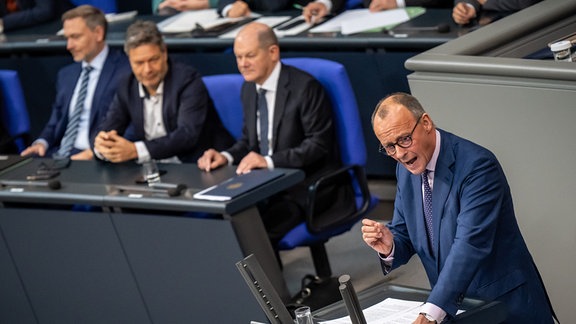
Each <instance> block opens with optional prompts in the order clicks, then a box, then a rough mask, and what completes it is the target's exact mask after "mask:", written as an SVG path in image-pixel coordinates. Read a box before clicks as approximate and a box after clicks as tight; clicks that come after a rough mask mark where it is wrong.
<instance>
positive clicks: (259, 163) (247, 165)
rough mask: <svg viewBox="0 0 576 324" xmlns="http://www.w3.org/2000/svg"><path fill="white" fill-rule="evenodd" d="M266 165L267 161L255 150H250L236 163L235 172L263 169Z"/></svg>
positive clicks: (241, 172)
mask: <svg viewBox="0 0 576 324" xmlns="http://www.w3.org/2000/svg"><path fill="white" fill-rule="evenodd" d="M267 167H268V163H267V162H266V159H265V158H264V157H263V156H262V155H260V154H258V153H256V152H250V153H248V154H247V155H246V156H245V157H244V158H243V159H242V161H240V163H239V164H238V168H236V174H243V173H248V172H250V171H251V170H254V169H265V168H267Z"/></svg>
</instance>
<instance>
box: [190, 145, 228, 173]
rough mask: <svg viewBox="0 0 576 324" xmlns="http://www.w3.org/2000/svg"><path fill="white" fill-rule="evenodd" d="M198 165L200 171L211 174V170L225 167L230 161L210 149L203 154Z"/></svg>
mask: <svg viewBox="0 0 576 324" xmlns="http://www.w3.org/2000/svg"><path fill="white" fill-rule="evenodd" d="M197 163H198V168H199V169H200V170H204V171H206V172H210V170H214V169H216V168H218V167H220V166H223V165H225V164H226V163H228V160H227V159H226V157H225V156H224V155H223V154H222V153H220V152H218V151H216V150H214V149H209V150H207V151H205V152H204V154H202V156H201V157H200V158H199V159H198V162H197Z"/></svg>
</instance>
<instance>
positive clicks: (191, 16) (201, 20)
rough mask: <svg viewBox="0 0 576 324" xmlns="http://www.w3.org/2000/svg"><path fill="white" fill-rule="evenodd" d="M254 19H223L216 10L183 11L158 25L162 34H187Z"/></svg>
mask: <svg viewBox="0 0 576 324" xmlns="http://www.w3.org/2000/svg"><path fill="white" fill-rule="evenodd" d="M249 18H252V17H239V18H222V17H220V16H219V15H218V12H217V11H216V9H204V10H190V11H183V12H181V13H179V14H177V15H174V16H172V17H170V18H166V19H164V20H163V21H161V22H160V23H158V29H160V31H161V32H162V33H186V32H191V31H193V30H194V29H196V28H201V29H211V28H214V27H217V26H220V25H223V24H228V23H234V22H238V21H241V20H244V19H249Z"/></svg>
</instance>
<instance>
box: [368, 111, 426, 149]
mask: <svg viewBox="0 0 576 324" xmlns="http://www.w3.org/2000/svg"><path fill="white" fill-rule="evenodd" d="M420 119H422V116H420V118H418V120H416V125H414V128H412V131H411V132H410V134H409V135H406V136H402V137H399V138H398V140H397V141H396V143H393V144H388V145H386V146H384V145H382V144H380V146H379V147H378V152H380V153H382V154H386V155H394V154H396V146H400V147H401V148H409V147H410V146H412V134H414V131H415V130H416V126H418V123H419V122H420Z"/></svg>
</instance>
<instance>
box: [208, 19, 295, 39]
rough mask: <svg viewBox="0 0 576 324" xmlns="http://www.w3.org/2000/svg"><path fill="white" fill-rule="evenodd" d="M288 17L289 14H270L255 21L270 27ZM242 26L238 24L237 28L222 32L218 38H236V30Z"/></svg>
mask: <svg viewBox="0 0 576 324" xmlns="http://www.w3.org/2000/svg"><path fill="white" fill-rule="evenodd" d="M288 19H290V16H270V17H260V18H258V19H256V21H257V22H259V23H262V24H264V25H268V26H270V27H274V26H278V25H280V24H281V23H283V22H285V21H287V20H288ZM242 27H244V26H240V27H238V28H235V29H233V30H231V31H229V32H227V33H224V34H222V35H220V36H218V37H219V38H236V35H238V32H239V31H240V29H242Z"/></svg>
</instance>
